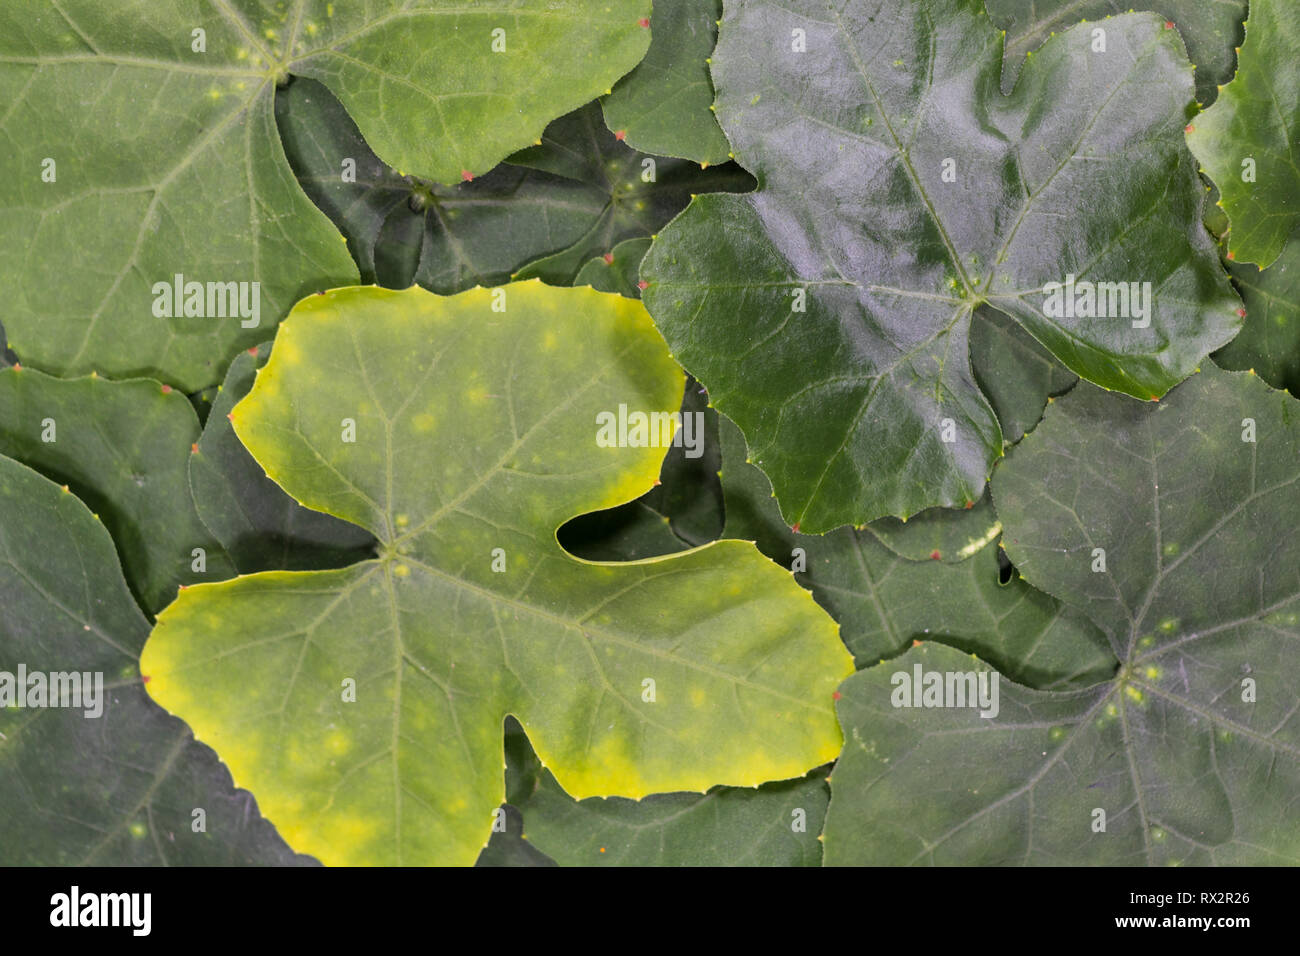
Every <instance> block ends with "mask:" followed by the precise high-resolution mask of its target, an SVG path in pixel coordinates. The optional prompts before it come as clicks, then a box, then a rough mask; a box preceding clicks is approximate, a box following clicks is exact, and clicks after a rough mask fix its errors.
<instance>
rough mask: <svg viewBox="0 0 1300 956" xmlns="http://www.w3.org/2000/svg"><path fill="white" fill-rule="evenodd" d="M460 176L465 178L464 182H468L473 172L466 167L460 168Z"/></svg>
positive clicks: (472, 176)
mask: <svg viewBox="0 0 1300 956" xmlns="http://www.w3.org/2000/svg"><path fill="white" fill-rule="evenodd" d="M460 178H461V179H463V180H465V182H470V181H471V180H472V179H473V178H474V174H473V173H471V172H470V171H469V170H468V169H462V170H461V171H460Z"/></svg>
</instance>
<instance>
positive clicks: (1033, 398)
mask: <svg viewBox="0 0 1300 956" xmlns="http://www.w3.org/2000/svg"><path fill="white" fill-rule="evenodd" d="M970 364H971V368H972V369H973V370H974V372H975V381H977V382H978V383H979V386H980V388H981V389H982V390H983V392H984V394H985V395H986V396H987V397H988V400H989V404H990V405H992V406H993V411H994V412H995V413H996V414H997V416H998V424H999V425H1001V426H1002V440H1003V441H1004V442H1011V443H1014V442H1018V441H1020V439H1021V438H1022V437H1023V436H1024V434H1025V432H1027V431H1029V430H1030V429H1031V428H1033V427H1034V426H1035V425H1036V424H1038V420H1039V419H1040V418H1042V417H1043V406H1044V405H1046V404H1047V400H1048V398H1050V397H1051V396H1053V395H1060V394H1061V393H1062V392H1065V391H1066V390H1068V389H1069V388H1070V387H1071V386H1073V385H1074V383H1075V382H1077V381H1078V380H1079V377H1078V376H1077V375H1075V374H1074V373H1073V372H1071V371H1070V370H1069V369H1067V368H1065V366H1063V365H1062V364H1061V363H1060V362H1058V361H1057V360H1056V359H1055V358H1053V357H1052V353H1051V352H1049V351H1047V349H1045V348H1043V347H1042V346H1041V345H1039V344H1038V342H1037V341H1035V339H1034V337H1033V336H1032V335H1030V334H1029V333H1028V332H1026V331H1025V330H1024V328H1022V327H1021V325H1020V324H1019V323H1018V322H1017V321H1016V320H1015V319H1013V318H1011V317H1010V316H1008V315H1006V314H1004V313H1002V312H998V311H997V310H996V309H990V308H988V307H983V308H980V309H978V310H977V311H976V312H975V315H974V318H973V319H972V321H971V327H970Z"/></svg>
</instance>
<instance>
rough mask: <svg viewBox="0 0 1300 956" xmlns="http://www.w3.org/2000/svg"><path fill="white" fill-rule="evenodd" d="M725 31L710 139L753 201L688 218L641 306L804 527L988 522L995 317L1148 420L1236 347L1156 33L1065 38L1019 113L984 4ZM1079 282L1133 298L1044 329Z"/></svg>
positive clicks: (1174, 72)
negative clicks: (725, 148) (979, 504)
mask: <svg viewBox="0 0 1300 956" xmlns="http://www.w3.org/2000/svg"><path fill="white" fill-rule="evenodd" d="M725 9H726V14H725V16H724V19H723V25H722V27H721V31H720V35H719V42H718V47H717V50H716V51H715V53H714V56H713V78H714V82H715V85H716V87H717V91H718V116H719V120H720V121H721V123H722V127H723V129H724V130H725V131H726V132H727V134H728V136H729V138H730V139H731V143H732V146H733V150H734V152H735V155H736V157H737V159H738V160H739V161H740V162H741V163H742V164H743V165H744V166H745V167H746V168H748V169H750V170H752V171H753V172H754V173H755V175H756V176H757V177H758V179H759V182H760V183H761V185H762V188H761V189H760V190H759V191H758V192H756V193H754V194H751V195H744V196H716V195H715V196H702V197H700V198H698V199H697V200H695V201H694V202H693V203H692V204H691V206H690V207H689V208H688V209H687V210H686V211H685V212H684V213H683V214H682V215H681V216H680V217H678V218H677V219H676V220H675V221H674V222H673V223H671V224H670V225H669V226H668V227H666V228H665V229H664V230H663V231H662V232H661V233H660V235H659V237H658V239H657V241H656V242H655V244H654V245H653V246H652V247H651V249H650V252H649V254H648V255H647V257H646V260H645V262H644V263H643V264H642V275H643V278H644V279H645V280H647V281H648V282H649V286H648V288H647V289H646V290H645V293H644V297H645V301H646V305H647V307H648V308H649V309H650V312H651V314H652V315H654V317H655V320H656V322H657V323H658V325H659V327H660V329H661V330H662V331H663V333H664V335H665V337H666V338H667V339H668V342H669V345H670V347H671V348H672V349H673V352H674V355H676V357H677V358H678V359H679V360H680V361H681V362H682V363H683V364H684V365H685V367H686V368H687V369H688V370H689V371H690V372H692V373H693V374H695V375H696V376H698V377H699V379H700V380H701V381H702V382H703V383H704V384H705V385H706V386H707V387H708V388H709V391H710V394H711V395H712V398H713V402H714V404H715V405H716V406H717V407H718V408H719V410H720V411H722V412H724V413H726V414H728V415H729V416H731V417H732V419H733V420H735V421H736V422H737V423H738V424H739V425H740V426H741V428H742V429H743V430H744V432H745V434H746V437H747V438H748V439H749V440H750V444H751V448H752V449H753V456H754V459H755V461H756V462H758V463H759V464H760V465H762V467H763V468H764V470H766V471H767V473H768V474H769V475H770V476H771V478H772V481H773V484H774V486H775V488H776V489H777V494H778V497H779V498H780V499H781V506H782V511H783V514H784V515H785V517H786V519H787V520H788V521H789V522H790V523H792V524H793V523H798V524H800V525H801V526H802V527H804V528H806V529H808V530H825V529H829V528H833V527H836V526H838V525H841V524H846V523H848V524H861V523H863V522H865V521H869V520H871V519H874V518H877V517H880V516H882V515H887V514H892V515H898V516H903V517H906V516H909V515H911V514H914V513H915V512H917V511H919V510H921V509H923V508H927V507H934V506H947V507H961V506H964V505H965V504H966V503H967V502H971V501H974V500H976V499H978V497H979V495H980V492H981V490H982V489H983V486H984V483H985V479H986V476H987V475H988V472H989V469H990V467H991V466H992V463H993V461H994V460H995V459H996V458H997V457H998V456H999V455H1000V454H1001V453H1002V435H1001V432H1000V430H999V427H998V423H997V420H996V418H995V416H994V412H993V410H992V409H991V408H990V407H989V405H988V403H987V401H986V400H985V399H984V397H983V395H982V394H981V392H980V389H979V387H978V385H977V383H976V382H975V379H974V376H973V374H972V372H971V367H970V359H969V352H970V349H969V341H968V339H969V326H970V320H971V313H972V311H973V310H974V309H975V308H976V307H978V306H979V305H981V304H988V305H990V306H992V307H993V308H996V309H998V310H999V311H1002V312H1004V313H1006V314H1007V315H1009V316H1011V317H1012V318H1014V319H1015V320H1016V321H1018V322H1019V323H1020V324H1021V325H1023V326H1024V327H1025V328H1026V329H1027V330H1028V331H1029V332H1030V333H1031V334H1032V335H1033V337H1034V338H1036V339H1037V340H1038V341H1039V342H1041V343H1042V344H1043V345H1045V346H1046V347H1047V348H1048V349H1049V350H1050V351H1051V352H1052V353H1053V354H1054V355H1055V356H1056V357H1057V358H1058V359H1059V360H1060V361H1061V362H1062V363H1063V364H1064V365H1065V366H1067V367H1068V368H1070V369H1071V370H1072V371H1074V372H1075V373H1076V374H1079V375H1081V376H1083V377H1085V378H1088V379H1090V380H1091V381H1094V382H1097V383H1099V384H1102V385H1104V386H1105V387H1107V388H1111V389H1115V390H1119V391H1123V392H1126V393H1128V394H1132V395H1136V396H1139V397H1141V398H1144V399H1149V398H1151V397H1152V396H1154V395H1160V394H1162V393H1163V392H1165V391H1166V390H1167V389H1169V388H1170V387H1171V386H1173V385H1174V384H1176V383H1177V382H1178V381H1180V380H1182V379H1183V378H1184V377H1186V376H1187V375H1188V374H1190V373H1191V372H1192V370H1193V369H1194V368H1195V367H1196V365H1197V364H1198V363H1199V362H1200V361H1201V359H1203V358H1204V356H1205V355H1206V354H1207V353H1208V352H1210V351H1211V350H1212V349H1214V348H1217V347H1218V346H1220V345H1223V344H1224V343H1225V342H1227V341H1228V339H1230V338H1231V337H1232V335H1233V334H1234V333H1235V331H1236V330H1237V328H1238V327H1239V325H1240V320H1239V319H1238V317H1237V315H1236V311H1237V308H1238V301H1237V299H1236V297H1235V295H1234V294H1233V293H1232V290H1231V288H1230V286H1229V284H1228V281H1227V277H1226V276H1225V275H1224V274H1223V271H1222V269H1221V268H1220V266H1219V264H1218V259H1217V256H1216V254H1215V250H1214V247H1213V244H1212V243H1211V241H1210V238H1209V236H1208V235H1207V234H1206V232H1205V229H1204V227H1203V226H1202V225H1201V218H1200V209H1201V204H1202V201H1203V198H1204V191H1203V190H1202V189H1201V188H1200V186H1199V181H1198V179H1197V177H1196V173H1195V170H1194V168H1193V164H1192V162H1191V157H1190V156H1189V155H1188V154H1187V151H1186V148H1185V145H1184V142H1183V126H1184V124H1185V123H1186V111H1187V109H1188V107H1189V105H1190V103H1191V101H1192V82H1191V68H1190V65H1189V64H1188V63H1187V61H1186V57H1185V54H1184V53H1183V49H1182V43H1181V41H1180V40H1179V39H1178V35H1177V33H1176V32H1175V31H1171V30H1166V29H1165V28H1164V23H1163V21H1162V20H1161V19H1160V18H1158V17H1155V16H1153V15H1150V14H1136V15H1126V16H1123V17H1117V18H1115V19H1114V20H1111V21H1109V25H1108V31H1109V32H1108V44H1107V48H1106V52H1104V53H1101V52H1093V49H1092V48H1091V45H1090V42H1091V41H1090V36H1089V33H1088V31H1087V30H1086V29H1083V28H1078V27H1076V28H1074V29H1071V30H1068V31H1066V32H1065V33H1063V34H1060V35H1058V36H1056V37H1054V38H1052V39H1051V40H1049V41H1048V42H1047V43H1046V44H1045V45H1044V47H1043V48H1042V50H1041V51H1040V52H1039V53H1038V54H1036V55H1035V56H1034V58H1033V59H1032V61H1031V63H1030V64H1029V65H1028V66H1026V68H1025V69H1024V70H1023V71H1022V73H1021V78H1020V81H1019V83H1018V84H1017V85H1016V88H1015V90H1014V92H1013V93H1011V94H1010V95H1008V96H1004V95H1003V94H1002V93H1001V91H1000V89H999V86H998V80H999V75H1000V70H1001V65H1002V61H1001V37H1000V35H999V33H998V31H997V30H996V29H995V28H994V27H993V25H992V24H991V23H990V22H989V20H988V18H987V16H986V15H985V13H984V10H983V4H982V2H977V0H907V2H904V0H885V2H883V3H868V2H866V0H852V2H849V3H847V4H845V5H843V6H842V7H831V8H827V7H826V6H825V5H824V4H820V3H814V2H812V0H801V2H798V3H795V4H793V5H792V6H791V5H777V4H774V3H769V2H753V3H748V2H747V3H744V4H727V5H725ZM804 48H806V52H799V50H800V49H804ZM1071 276H1074V277H1076V278H1077V279H1078V280H1079V281H1081V282H1088V283H1101V282H1106V283H1113V284H1115V286H1114V287H1113V288H1111V289H1110V290H1109V292H1110V293H1112V294H1103V296H1102V298H1103V300H1104V302H1103V307H1102V309H1101V311H1102V312H1105V313H1107V314H1108V317H1104V318H1101V317H1093V318H1077V317H1066V316H1064V315H1061V316H1060V317H1057V316H1055V315H1049V314H1047V312H1050V311H1054V308H1053V307H1054V306H1055V305H1057V304H1058V303H1059V298H1060V297H1059V296H1056V297H1049V295H1048V294H1047V292H1046V288H1047V286H1048V285H1049V284H1050V283H1054V282H1055V283H1066V282H1067V281H1069V280H1070V277H1071ZM1147 282H1149V283H1150V284H1151V285H1150V286H1149V287H1144V286H1143V285H1141V283H1147ZM1121 283H1122V284H1123V285H1122V289H1123V292H1124V293H1125V295H1124V296H1123V299H1121V297H1120V289H1121V286H1120V285H1119V284H1121ZM1130 283H1139V285H1138V286H1137V287H1136V288H1137V290H1138V292H1139V293H1141V299H1142V303H1143V308H1141V309H1136V308H1132V307H1131V306H1130V305H1129V304H1128V302H1127V300H1128V295H1127V293H1128V292H1129V291H1130ZM1094 305H1095V300H1094ZM800 307H803V308H804V310H805V311H802V312H801V311H799V308H800ZM1045 309H1046V310H1047V311H1046V312H1045ZM1062 311H1063V310H1062ZM1093 311H1096V309H1095V308H1094V309H1093ZM1110 313H1114V314H1110ZM1134 323H1137V326H1136V327H1135V325H1134Z"/></svg>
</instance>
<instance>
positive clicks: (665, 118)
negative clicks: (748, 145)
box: [601, 0, 731, 165]
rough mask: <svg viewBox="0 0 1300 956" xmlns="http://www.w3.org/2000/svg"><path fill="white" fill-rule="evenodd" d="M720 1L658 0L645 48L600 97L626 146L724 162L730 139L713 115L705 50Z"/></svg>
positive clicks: (718, 14)
mask: <svg viewBox="0 0 1300 956" xmlns="http://www.w3.org/2000/svg"><path fill="white" fill-rule="evenodd" d="M721 16H722V0H657V2H656V3H655V8H654V16H653V17H652V18H651V23H650V31H651V34H652V36H651V39H650V50H649V52H648V53H646V55H645V59H644V60H642V61H641V62H640V63H639V64H638V65H637V68H636V69H635V70H633V71H632V72H631V73H629V74H628V75H627V76H625V77H623V79H621V80H619V81H618V83H617V85H615V87H614V91H613V92H612V93H610V94H609V95H608V96H606V97H605V98H604V99H603V100H602V101H601V106H602V107H603V109H604V111H605V122H606V123H607V124H608V125H609V128H610V129H612V130H620V131H622V132H624V133H625V134H626V137H627V142H628V145H630V146H633V147H635V148H636V149H640V150H644V151H645V152H647V153H657V154H658V155H660V156H679V157H681V158H682V159H691V160H694V161H695V162H697V163H703V164H706V165H709V164H717V163H725V162H726V161H727V158H728V156H729V154H730V152H731V144H730V143H728V142H727V137H726V136H724V135H723V133H722V130H721V129H720V128H719V127H718V121H717V120H716V119H714V117H713V84H712V82H710V80H709V65H708V59H709V54H710V53H712V52H713V44H714V43H715V42H717V38H718V18H719V17H721Z"/></svg>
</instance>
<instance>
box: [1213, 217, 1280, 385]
mask: <svg viewBox="0 0 1300 956" xmlns="http://www.w3.org/2000/svg"><path fill="white" fill-rule="evenodd" d="M1227 265H1228V272H1229V273H1231V275H1232V280H1233V282H1234V283H1235V284H1236V286H1237V289H1238V290H1240V292H1241V298H1242V300H1243V301H1244V302H1245V304H1246V324H1245V326H1244V327H1243V328H1242V330H1241V334H1240V335H1238V336H1237V337H1236V338H1235V339H1233V340H1232V341H1231V342H1229V343H1228V344H1227V345H1226V346H1225V347H1223V348H1221V349H1219V351H1217V352H1215V353H1214V361H1215V362H1217V363H1218V364H1219V365H1220V366H1221V367H1223V368H1227V369H1233V370H1237V371H1244V370H1246V369H1253V370H1254V371H1255V372H1256V374H1258V375H1259V377H1260V378H1262V379H1263V380H1264V381H1266V382H1268V384H1270V385H1272V386H1273V387H1274V388H1284V389H1286V390H1287V391H1289V392H1290V393H1291V394H1292V395H1295V396H1297V397H1300V237H1297V238H1294V239H1292V240H1290V241H1289V242H1288V243H1287V244H1286V245H1285V246H1283V247H1282V254H1281V255H1280V256H1278V258H1277V259H1276V260H1275V261H1274V262H1273V264H1272V265H1271V266H1269V267H1268V268H1267V269H1264V270H1263V271H1261V270H1260V269H1258V268H1256V267H1255V266H1252V265H1249V264H1246V263H1240V264H1239V263H1235V262H1229V263H1228V264H1227Z"/></svg>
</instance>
